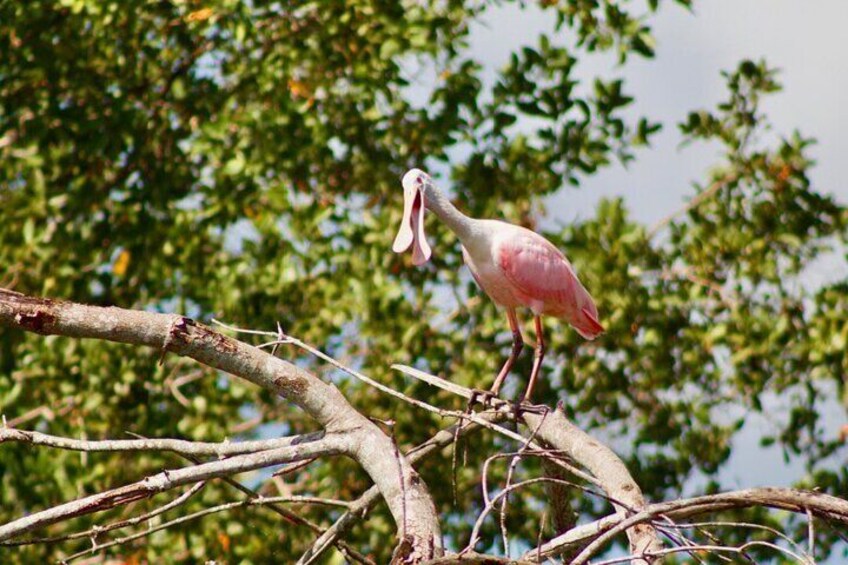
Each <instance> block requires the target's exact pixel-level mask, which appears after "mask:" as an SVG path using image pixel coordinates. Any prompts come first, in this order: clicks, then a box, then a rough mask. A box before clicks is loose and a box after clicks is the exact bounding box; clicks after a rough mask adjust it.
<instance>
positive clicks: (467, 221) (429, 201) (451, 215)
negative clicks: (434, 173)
mask: <svg viewBox="0 0 848 565" xmlns="http://www.w3.org/2000/svg"><path fill="white" fill-rule="evenodd" d="M424 202H425V205H426V207H427V208H428V209H429V210H432V212H433V213H434V214H436V215H437V216H438V217H439V219H440V220H442V221H443V222H444V223H445V224H447V226H448V227H449V228H450V229H451V231H452V232H453V233H455V234H456V235H457V237H459V239H460V241H463V240H464V239H466V238H467V237H468V236H469V235H470V234H471V229H472V226H471V224H472V222H473V220H472V219H471V218H469V217H468V216H466V215H465V214H463V213H462V212H460V211H459V210H457V208H456V206H454V205H453V204H451V202H450V200H448V198H447V196H445V195H444V193H443V192H442V191H441V190H439V189H438V188H436V187H435V186H434V185H432V184H429V185H427V188H426V189H425V191H424Z"/></svg>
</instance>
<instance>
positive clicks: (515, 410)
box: [512, 400, 551, 421]
mask: <svg viewBox="0 0 848 565" xmlns="http://www.w3.org/2000/svg"><path fill="white" fill-rule="evenodd" d="M550 411H551V409H550V407H548V406H547V405H545V404H531V403H530V402H528V401H527V400H521V401H520V402H516V403H514V404H513V405H512V415H513V417H514V418H515V420H516V421H518V419H519V417H520V416H521V414H523V413H529V414H538V415H540V416H544V415H545V414H547V413H548V412H550Z"/></svg>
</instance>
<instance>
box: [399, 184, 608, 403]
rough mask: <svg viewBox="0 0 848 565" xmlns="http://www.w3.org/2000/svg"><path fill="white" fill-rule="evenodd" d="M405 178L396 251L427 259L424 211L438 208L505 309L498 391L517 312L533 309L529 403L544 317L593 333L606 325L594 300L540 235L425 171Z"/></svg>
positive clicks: (517, 343) (416, 260) (517, 341)
mask: <svg viewBox="0 0 848 565" xmlns="http://www.w3.org/2000/svg"><path fill="white" fill-rule="evenodd" d="M402 184H403V199H404V204H403V220H402V222H401V225H400V229H399V231H398V233H397V237H395V241H394V244H393V245H392V250H393V251H394V252H395V253H403V252H404V251H406V250H407V249H409V248H410V246H411V247H412V262H413V264H415V265H422V264H423V263H425V262H427V260H428V259H430V255H431V254H432V251H431V249H430V245H429V244H428V243H427V240H426V238H425V235H424V210H425V209H428V210H432V211H433V212H434V213H435V214H436V215H437V216H438V217H439V218H440V219H441V220H442V221H443V222H444V223H446V224H447V225H448V227H449V228H450V229H451V230H452V231H453V232H454V233H455V234H456V235H457V237H458V238H459V241H460V243H462V258H463V259H464V260H465V264H466V265H468V268H469V270H470V271H471V274H472V275H473V276H474V280H475V281H477V284H478V285H479V286H480V288H482V289H483V292H485V293H486V294H488V295H489V298H491V299H492V300H493V301H494V302H495V304H498V305H499V306H502V307H503V308H505V309H506V315H507V319H508V320H509V327H510V328H511V329H512V337H513V342H512V352H511V353H510V355H509V358H508V359H507V360H506V363H504V365H503V367H502V368H501V370H500V372H499V373H498V376H497V378H495V382H494V384H493V385H492V389H491V394H492V395H494V396H497V395H498V392H499V391H500V388H501V385H502V384H503V382H504V379H506V376H507V374H508V373H509V371H510V369H511V368H512V365H513V364H514V363H515V360H516V359H517V358H518V355H519V354H520V353H521V349H522V347H523V345H524V338H523V337H522V335H521V328H520V326H519V324H518V317H517V315H516V313H515V310H516V308H518V307H524V308H529V309H530V310H531V311H532V312H533V316H534V318H535V322H536V348H535V355H534V359H533V368H532V370H531V372H530V381H529V383H528V384H527V391H526V392H525V393H524V396H523V398H522V400H521V402H522V403H523V402H526V401H528V400H529V398H530V395H531V394H532V393H533V387H534V386H535V384H536V379H537V377H538V375H539V369H540V367H541V366H542V359H543V358H544V356H545V339H544V335H543V329H542V316H543V315H547V316H554V317H556V318H560V319H563V320H565V321H566V322H568V323H569V324H571V326H572V327H573V328H574V329H575V330H577V333H579V334H580V335H581V336H583V337H584V338H586V339H590V340H591V339H595V338H596V337H598V336H599V335H600V334H601V333H603V331H604V327H603V326H602V325H601V323H600V322H599V321H598V310H597V308H596V307H595V302H594V301H593V300H592V297H591V296H590V295H589V292H588V291H587V290H586V289H585V288H584V287H583V285H582V284H581V283H580V280H579V279H578V278H577V275H576V274H575V272H574V268H573V267H572V266H571V263H569V262H568V259H566V257H565V255H563V254H562V252H561V251H560V250H559V249H557V248H556V247H555V246H554V245H553V244H552V243H551V242H550V241H548V240H547V239H545V238H544V237H542V236H541V235H539V234H537V233H535V232H533V231H530V230H528V229H527V228H523V227H521V226H515V225H512V224H508V223H506V222H501V221H498V220H477V219H474V218H469V217H468V216H466V215H465V214H463V213H462V212H460V211H459V210H457V209H456V207H455V206H454V205H453V204H451V203H450V201H449V200H448V199H447V198H446V197H445V195H444V194H443V193H442V192H441V191H440V190H439V189H438V188H436V186H435V184H433V179H432V178H430V175H428V174H427V173H425V172H424V171H422V170H420V169H411V170H410V171H408V172H407V173H406V174H405V175H404V177H403V180H402Z"/></svg>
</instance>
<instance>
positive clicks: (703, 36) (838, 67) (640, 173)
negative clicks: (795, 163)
mask: <svg viewBox="0 0 848 565" xmlns="http://www.w3.org/2000/svg"><path fill="white" fill-rule="evenodd" d="M846 22H848V1H845V0H817V1H815V2H811V1H800V0H795V1H789V0H745V1H744V2H719V1H712V2H708V1H702V2H696V6H695V8H694V10H693V12H689V11H687V10H685V9H683V8H680V7H678V6H677V5H676V4H672V3H671V2H670V1H669V0H666V1H665V2H663V3H662V9H661V10H660V14H659V15H658V16H657V17H655V18H654V20H653V23H652V27H653V30H654V34H655V37H656V40H657V46H656V57H655V58H654V59H651V60H641V59H632V60H631V61H629V62H628V63H627V65H626V66H625V67H619V66H617V64H616V63H615V61H613V60H612V59H611V58H610V57H593V58H591V59H589V60H588V61H587V60H585V59H584V60H581V65H580V67H578V77H579V78H581V79H583V80H587V79H591V78H592V77H594V76H598V75H600V76H603V77H607V78H609V77H612V76H622V77H624V79H625V84H626V89H627V92H629V93H630V94H632V95H633V96H635V98H636V102H635V103H634V105H633V106H632V112H633V114H632V115H633V116H636V115H646V116H648V117H649V118H651V119H653V120H655V121H660V122H662V123H663V125H664V128H663V130H662V131H661V132H660V133H659V134H658V135H657V136H656V137H655V138H654V139H653V142H652V145H651V147H649V148H647V149H643V150H641V151H640V152H639V153H637V155H636V160H635V161H634V162H632V163H630V164H629V165H628V167H627V168H624V167H623V166H620V165H614V166H611V167H608V168H607V169H604V170H602V171H600V172H599V173H598V174H596V175H594V176H593V177H590V178H588V179H586V180H585V182H584V183H583V185H582V186H581V187H580V188H579V189H576V190H573V189H566V190H563V191H560V192H559V193H558V194H557V195H555V196H553V197H552V198H550V199H549V200H548V202H547V211H548V218H547V221H552V222H553V221H557V222H569V221H574V220H579V219H585V218H588V217H592V216H594V211H595V208H596V206H597V204H598V201H599V200H600V199H601V198H604V197H614V196H622V197H624V198H625V200H626V201H627V202H628V204H629V208H630V209H631V212H632V214H633V217H634V218H635V219H637V220H640V221H642V222H645V223H647V224H652V223H654V222H656V221H657V220H659V219H660V218H662V217H663V216H665V215H666V214H668V213H670V212H672V211H674V210H677V209H678V208H680V207H681V206H683V205H684V204H685V203H686V201H687V200H688V199H689V198H691V197H692V195H693V194H694V190H693V188H692V183H693V182H696V181H700V182H703V181H704V180H705V179H707V178H708V176H707V175H708V172H709V167H710V166H711V165H714V164H715V163H717V158H716V157H717V155H718V153H717V148H716V147H715V146H712V147H711V146H705V145H690V146H687V147H685V148H681V147H680V144H681V141H682V139H683V138H682V135H681V134H680V132H679V130H678V128H677V127H676V124H677V123H679V122H680V121H682V120H683V118H684V117H685V116H686V115H687V113H688V112H689V111H692V110H696V109H701V108H714V107H715V105H716V104H717V103H718V102H719V101H721V100H722V99H724V98H726V96H727V91H726V88H725V81H724V79H723V77H722V76H721V74H720V73H721V71H722V70H731V69H734V68H735V67H736V65H737V64H738V62H739V61H740V60H742V59H744V58H748V59H754V60H757V59H760V58H765V59H766V61H767V62H768V63H769V65H770V66H772V67H777V68H778V69H780V73H779V75H778V79H779V81H780V82H781V83H782V84H783V87H784V89H783V91H781V92H779V93H776V94H774V95H772V96H770V97H768V98H766V100H765V103H764V105H763V110H764V112H765V113H766V114H767V115H768V117H769V119H770V120H771V122H772V123H773V125H774V130H773V133H774V135H779V136H788V135H790V134H791V133H792V132H793V131H794V130H796V129H797V130H799V131H800V132H801V133H802V134H803V135H805V136H807V137H814V138H815V139H816V140H817V142H818V143H817V145H815V146H814V147H812V149H811V154H812V156H813V158H814V159H815V160H816V161H817V164H816V166H815V167H814V168H813V170H812V172H811V179H812V182H813V189H815V190H819V191H822V192H826V193H829V194H832V195H833V196H835V197H836V198H837V199H838V200H840V201H842V202H843V203H845V202H848V183H846V181H845V176H844V175H843V174H842V170H841V164H842V160H843V159H845V158H846V155H848V139H846V136H845V135H844V134H843V132H844V130H845V129H846V126H848V115H846V114H840V113H839V109H840V106H841V105H842V104H841V103H842V102H843V99H844V98H845V96H846V92H848V57H846V40H845V33H844V26H845V23H846ZM552 30H553V21H552V17H551V15H550V14H548V13H544V12H542V11H540V10H538V9H535V8H533V7H529V8H528V9H527V10H526V11H522V10H520V9H519V8H518V7H516V6H515V5H512V4H510V5H505V6H501V7H499V8H498V9H496V10H493V11H492V12H490V13H489V14H487V16H486V17H485V18H484V21H483V23H481V24H479V25H477V26H475V27H474V28H473V29H472V36H471V48H472V51H473V53H474V55H476V57H477V58H479V60H481V61H483V62H484V63H485V64H486V68H487V71H488V75H487V76H488V77H489V79H490V80H491V79H492V77H494V74H495V72H496V70H497V69H499V68H501V67H503V66H504V65H505V64H506V62H507V60H508V57H509V54H510V53H511V52H512V51H513V50H514V49H516V48H517V47H519V46H521V45H525V44H530V45H532V44H534V43H535V41H536V37H537V36H538V34H539V33H540V32H542V31H545V32H549V33H550V32H552ZM813 271H814V272H813V273H810V275H809V279H808V280H809V281H810V284H813V285H817V284H821V283H823V282H829V281H832V280H837V279H844V278H846V277H848V262H846V258H845V253H844V251H843V252H841V253H836V254H833V255H831V256H830V257H828V258H827V259H826V260H825V261H822V262H820V263H818V264H816V265H814V266H813ZM832 392H833V393H834V397H835V391H832ZM769 404H770V406H771V408H772V410H766V412H767V414H765V415H760V414H750V415H749V416H748V418H747V421H746V425H745V427H744V428H743V430H742V431H741V432H740V433H739V434H738V435H737V437H736V438H735V449H734V453H733V455H732V457H731V460H730V461H729V462H728V463H727V464H726V465H725V466H724V468H723V469H722V471H721V472H720V474H719V477H720V479H721V481H722V483H723V485H724V486H725V488H744V487H751V486H759V485H767V484H771V485H775V486H789V485H791V484H792V483H793V482H795V481H797V480H799V479H801V478H802V477H803V476H804V472H805V470H804V467H803V464H802V463H801V462H800V461H792V460H790V461H788V462H787V460H785V459H784V457H783V454H782V452H781V451H780V449H779V448H778V447H772V448H761V447H760V446H759V438H760V437H761V436H762V435H763V434H764V432H765V431H766V430H769V429H772V428H773V426H774V424H773V423H771V422H770V419H771V418H774V417H777V418H779V417H780V416H779V414H780V410H781V408H782V407H783V406H784V405H785V404H786V402H785V399H780V398H773V399H771V400H770V401H769ZM824 411H825V413H824V423H825V426H826V429H831V430H833V433H834V434H836V433H837V432H838V429H839V426H840V425H841V424H842V423H844V422H845V421H846V411H845V408H844V407H843V406H842V404H841V402H840V401H839V399H838V398H833V400H832V402H827V403H826V406H825V408H824ZM769 413H770V414H771V416H769ZM839 464H842V463H840V462H834V465H839ZM695 482H696V483H697V482H698V481H695Z"/></svg>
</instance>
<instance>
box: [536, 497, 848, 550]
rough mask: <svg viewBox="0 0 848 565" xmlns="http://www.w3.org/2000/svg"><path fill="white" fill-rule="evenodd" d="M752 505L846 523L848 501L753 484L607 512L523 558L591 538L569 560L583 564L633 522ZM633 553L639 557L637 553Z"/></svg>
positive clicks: (646, 521)
mask: <svg viewBox="0 0 848 565" xmlns="http://www.w3.org/2000/svg"><path fill="white" fill-rule="evenodd" d="M752 506H764V507H768V508H776V509H780V510H788V511H790V512H797V513H801V514H807V513H808V512H809V514H812V515H814V516H819V517H821V518H825V519H827V520H832V521H835V522H838V523H840V524H844V525H848V501H845V500H842V499H840V498H836V497H834V496H830V495H827V494H822V493H818V492H812V491H804V490H797V489H784V488H768V487H767V488H755V489H747V490H740V491H734V492H727V493H722V494H713V495H707V496H699V497H695V498H688V499H680V500H674V501H671V502H661V503H657V504H651V505H649V506H647V507H645V509H644V510H642V511H640V512H637V513H636V514H633V515H631V516H629V517H627V516H624V515H622V514H616V515H614V516H606V517H604V518H601V519H600V520H596V521H594V522H591V523H589V524H584V525H581V526H578V527H577V528H574V529H572V530H570V531H568V532H566V533H565V534H564V535H562V536H559V537H556V538H554V539H552V540H550V541H549V542H548V543H546V544H544V545H543V546H542V547H540V548H539V549H538V550H536V549H533V550H531V551H528V552H527V553H525V554H524V556H523V557H522V559H526V560H528V561H535V560H536V559H537V555H539V556H541V558H542V559H546V558H549V557H552V556H555V555H558V554H559V553H560V552H561V551H562V550H564V549H565V548H567V547H568V546H571V545H573V544H575V543H585V542H586V541H589V540H594V541H592V542H591V543H590V544H589V545H587V546H586V547H585V548H584V549H583V551H582V552H581V553H580V554H579V555H578V556H577V557H576V558H575V559H574V560H573V561H572V565H583V564H584V563H587V562H588V560H589V559H590V558H591V557H592V556H593V555H595V554H597V553H598V552H599V551H600V550H601V549H602V548H603V547H604V546H605V545H606V544H607V543H609V542H610V541H611V540H612V539H613V538H614V537H615V536H616V535H618V534H620V533H621V532H623V531H625V530H626V529H627V528H631V527H633V526H635V525H638V524H646V523H649V522H651V521H653V520H654V519H655V518H658V517H661V516H664V517H667V518H671V519H675V520H679V519H685V518H689V517H691V516H697V515H699V514H706V513H710V512H718V511H722V510H733V509H740V508H749V507H752ZM653 555H660V553H659V552H654V553H653ZM636 556H637V557H641V555H638V554H636Z"/></svg>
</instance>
